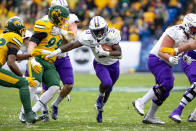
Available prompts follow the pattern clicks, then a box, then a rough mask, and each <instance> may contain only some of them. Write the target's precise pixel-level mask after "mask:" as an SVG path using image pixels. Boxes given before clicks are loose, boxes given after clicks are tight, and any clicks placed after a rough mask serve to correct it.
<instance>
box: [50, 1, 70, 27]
mask: <svg viewBox="0 0 196 131" xmlns="http://www.w3.org/2000/svg"><path fill="white" fill-rule="evenodd" d="M48 16H49V19H50V20H51V21H52V22H53V24H55V25H56V26H62V25H63V24H65V23H66V22H67V20H68V18H69V10H68V9H66V8H65V7H62V6H59V5H56V6H53V7H51V8H50V10H49V15H48Z"/></svg>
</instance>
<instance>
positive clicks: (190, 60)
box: [182, 55, 192, 65]
mask: <svg viewBox="0 0 196 131" xmlns="http://www.w3.org/2000/svg"><path fill="white" fill-rule="evenodd" d="M182 58H183V60H184V62H186V63H187V64H188V65H190V64H191V62H192V59H191V57H190V56H188V55H184V56H183V57H182Z"/></svg>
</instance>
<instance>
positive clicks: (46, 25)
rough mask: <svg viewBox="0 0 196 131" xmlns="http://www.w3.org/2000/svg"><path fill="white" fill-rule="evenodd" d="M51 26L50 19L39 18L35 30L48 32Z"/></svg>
mask: <svg viewBox="0 0 196 131" xmlns="http://www.w3.org/2000/svg"><path fill="white" fill-rule="evenodd" d="M51 26H52V23H50V22H49V21H48V20H42V19H41V20H37V21H36V22H35V27H34V32H48V30H49V29H50V27H51Z"/></svg>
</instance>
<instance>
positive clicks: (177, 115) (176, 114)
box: [169, 108, 182, 123]
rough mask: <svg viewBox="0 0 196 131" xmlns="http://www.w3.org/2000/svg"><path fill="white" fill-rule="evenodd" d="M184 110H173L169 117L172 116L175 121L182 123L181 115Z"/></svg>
mask: <svg viewBox="0 0 196 131" xmlns="http://www.w3.org/2000/svg"><path fill="white" fill-rule="evenodd" d="M181 113H182V111H181V110H179V109H178V108H177V109H175V110H173V112H172V113H171V114H170V115H169V118H171V119H172V120H173V121H175V122H176V123H181V121H182V120H181V118H180V115H181Z"/></svg>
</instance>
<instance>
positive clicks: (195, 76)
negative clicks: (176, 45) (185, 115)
mask: <svg viewBox="0 0 196 131" xmlns="http://www.w3.org/2000/svg"><path fill="white" fill-rule="evenodd" d="M181 67H182V69H183V71H184V73H185V74H186V76H187V77H188V79H189V81H190V83H192V85H191V87H190V88H189V89H188V90H187V91H186V92H185V93H184V95H183V97H182V99H181V101H180V103H179V105H178V107H177V108H176V109H174V110H173V111H172V113H171V114H170V115H169V117H170V118H171V119H172V120H174V121H175V122H177V123H180V122H181V118H180V116H181V114H182V111H183V109H184V107H185V106H186V105H187V104H188V103H190V102H191V101H192V100H193V99H194V98H195V96H196V61H192V63H191V64H190V65H187V64H186V63H185V62H184V61H183V60H182V59H181Z"/></svg>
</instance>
